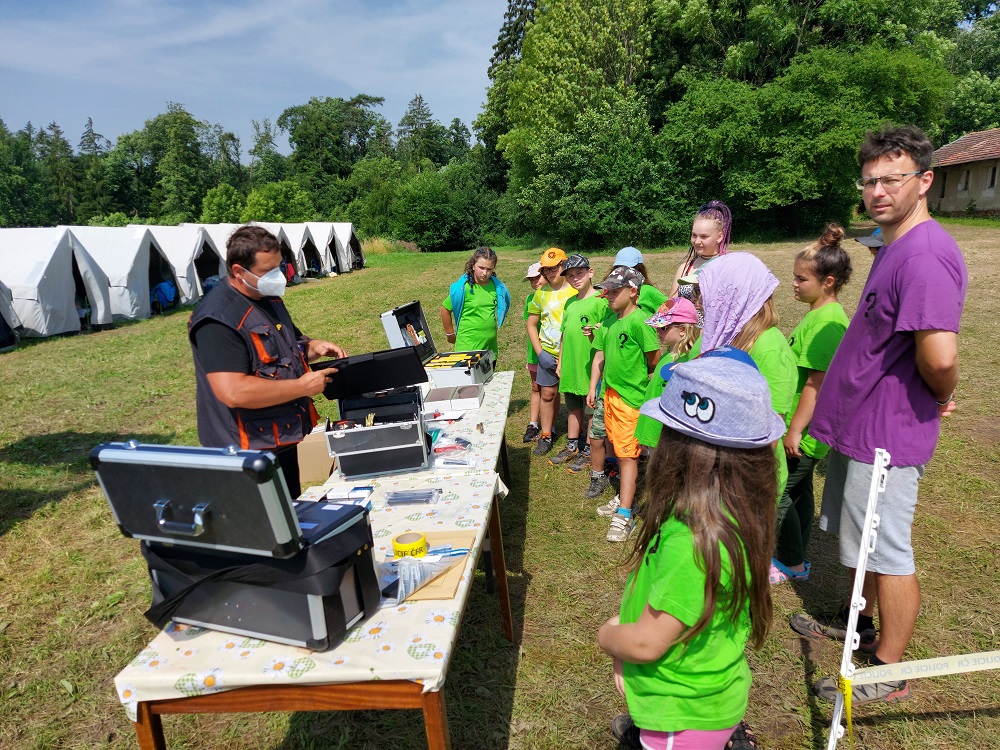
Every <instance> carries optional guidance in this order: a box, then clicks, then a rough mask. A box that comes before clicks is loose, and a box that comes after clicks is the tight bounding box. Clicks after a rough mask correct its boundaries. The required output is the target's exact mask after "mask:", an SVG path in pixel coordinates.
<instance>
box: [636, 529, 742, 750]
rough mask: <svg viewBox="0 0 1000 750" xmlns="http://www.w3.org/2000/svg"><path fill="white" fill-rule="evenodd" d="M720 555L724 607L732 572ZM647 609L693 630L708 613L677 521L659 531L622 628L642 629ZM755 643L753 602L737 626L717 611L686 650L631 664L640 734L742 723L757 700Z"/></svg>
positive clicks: (688, 536)
mask: <svg viewBox="0 0 1000 750" xmlns="http://www.w3.org/2000/svg"><path fill="white" fill-rule="evenodd" d="M720 551H721V561H722V573H721V576H720V579H719V588H720V591H719V592H718V595H717V597H716V599H717V601H719V602H724V601H725V599H726V597H727V595H728V594H727V592H728V590H729V588H730V580H731V568H730V563H729V555H728V554H727V553H726V550H725V547H722V546H721V545H720ZM746 576H747V578H749V576H750V573H749V571H747V572H746ZM633 582H634V584H635V585H634V586H633V585H632V584H633ZM647 604H648V605H649V606H650V607H652V608H653V609H656V610H659V611H661V612H666V613H668V614H670V615H672V616H674V617H676V618H677V619H678V620H680V621H681V622H682V623H684V624H685V625H687V626H691V625H694V624H695V622H697V621H698V619H699V618H700V617H701V614H702V612H703V611H704V609H705V573H704V571H703V570H701V569H699V567H698V562H697V560H696V556H695V547H694V537H693V535H692V533H691V530H690V529H689V528H688V527H687V526H685V525H684V524H683V523H681V522H680V521H678V520H676V519H673V518H671V519H668V520H667V521H665V522H664V524H663V525H662V526H661V527H660V531H659V533H658V534H657V536H655V537H653V539H652V541H651V542H650V545H649V547H648V548H647V549H646V554H645V556H644V558H643V561H642V562H641V563H640V564H639V568H638V570H637V571H636V572H635V573H633V574H632V575H630V576H629V580H628V581H627V582H626V584H625V593H624V595H623V597H622V606H621V610H620V612H619V617H620V620H621V622H623V623H633V622H637V621H638V620H639V616H640V615H641V614H642V611H643V610H644V609H645V607H646V605H647ZM749 637H750V604H749V601H747V602H744V604H743V609H742V611H741V613H740V616H739V618H738V621H737V622H736V623H733V622H732V621H731V620H729V618H727V617H726V616H725V614H724V613H723V612H722V611H721V610H720V609H719V607H718V606H717V607H716V610H715V613H714V615H713V617H712V621H711V623H709V625H708V626H707V627H706V628H705V629H704V630H703V631H702V632H701V633H700V634H699V635H698V636H697V637H695V638H694V639H693V640H691V641H690V642H688V643H687V644H685V645H681V644H675V645H673V646H671V647H670V648H669V649H668V650H667V653H665V654H664V655H663V656H662V657H660V658H659V659H657V660H656V661H653V662H650V663H648V664H632V663H630V662H625V663H624V665H623V672H624V676H625V700H626V701H627V702H628V711H629V713H630V714H631V715H632V719H633V720H634V721H635V723H636V726H639V727H642V728H643V729H649V730H652V731H657V732H679V731H681V730H684V729H698V730H703V731H706V730H713V729H726V728H727V727H732V726H735V725H736V724H737V723H739V721H740V719H742V718H743V714H744V713H745V712H746V709H747V702H748V699H749V696H750V667H749V666H748V665H747V660H746V656H745V654H744V649H745V648H746V644H747V640H748V639H749Z"/></svg>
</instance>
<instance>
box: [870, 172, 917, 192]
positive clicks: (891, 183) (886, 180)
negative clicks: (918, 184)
mask: <svg viewBox="0 0 1000 750" xmlns="http://www.w3.org/2000/svg"><path fill="white" fill-rule="evenodd" d="M926 171H927V170H925V169H918V170H917V171H916V172H902V173H897V174H884V175H882V176H881V177H862V178H861V179H859V180H856V181H855V182H854V185H855V187H857V189H858V190H861V191H862V192H868V191H869V190H874V189H875V186H876V185H878V184H879V183H880V182H881V183H882V187H884V188H885V189H886V190H887V191H888V192H890V193H891V192H892V191H893V190H898V189H899V188H901V187H902V186H903V183H904V182H906V179H907V178H908V177H912V176H913V175H915V174H923V173H924V172H926Z"/></svg>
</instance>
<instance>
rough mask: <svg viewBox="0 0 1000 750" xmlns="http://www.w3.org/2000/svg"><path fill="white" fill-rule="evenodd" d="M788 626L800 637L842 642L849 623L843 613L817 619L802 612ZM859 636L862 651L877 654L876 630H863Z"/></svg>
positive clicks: (820, 616) (821, 616)
mask: <svg viewBox="0 0 1000 750" xmlns="http://www.w3.org/2000/svg"><path fill="white" fill-rule="evenodd" d="M788 624H789V625H790V626H791V628H792V630H794V631H795V632H796V633H798V634H799V635H804V636H806V638H813V639H816V640H821V641H842V640H844V638H845V636H846V635H847V622H846V621H845V620H844V617H843V613H841V612H837V613H836V614H832V615H816V616H815V617H813V616H812V615H807V614H805V613H803V612H800V613H798V614H795V615H792V618H791V619H790V620H789V621H788ZM859 635H860V636H861V641H860V645H859V646H858V648H859V649H860V650H861V651H867V652H869V653H875V651H876V650H878V633H877V632H876V630H875V628H868V629H867V630H862V631H860V633H859Z"/></svg>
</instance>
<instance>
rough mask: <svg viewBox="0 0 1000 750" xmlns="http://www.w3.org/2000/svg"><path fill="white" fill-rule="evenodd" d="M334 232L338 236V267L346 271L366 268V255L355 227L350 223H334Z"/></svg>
mask: <svg viewBox="0 0 1000 750" xmlns="http://www.w3.org/2000/svg"><path fill="white" fill-rule="evenodd" d="M333 232H334V234H335V235H336V236H337V265H338V266H339V267H340V268H343V269H344V270H343V271H341V273H344V272H346V271H353V270H354V269H355V268H364V267H365V254H364V253H363V252H362V251H361V242H360V241H359V240H358V235H356V234H355V233H354V225H353V224H352V223H350V222H349V221H338V222H334V225H333Z"/></svg>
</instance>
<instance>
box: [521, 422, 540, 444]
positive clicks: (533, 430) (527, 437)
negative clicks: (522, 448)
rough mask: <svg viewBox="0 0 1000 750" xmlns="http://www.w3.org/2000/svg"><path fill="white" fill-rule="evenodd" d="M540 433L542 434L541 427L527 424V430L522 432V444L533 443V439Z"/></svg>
mask: <svg viewBox="0 0 1000 750" xmlns="http://www.w3.org/2000/svg"><path fill="white" fill-rule="evenodd" d="M541 432H542V428H541V427H539V426H538V425H533V424H529V425H528V429H526V430H525V431H524V439H523V442H525V443H533V442H535V439H536V438H537V437H538V436H539V435H540V434H541Z"/></svg>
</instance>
